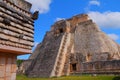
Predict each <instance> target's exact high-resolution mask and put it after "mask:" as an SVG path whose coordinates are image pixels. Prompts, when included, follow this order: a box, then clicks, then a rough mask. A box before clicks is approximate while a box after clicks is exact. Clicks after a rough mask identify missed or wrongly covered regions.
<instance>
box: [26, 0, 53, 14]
mask: <svg viewBox="0 0 120 80" xmlns="http://www.w3.org/2000/svg"><path fill="white" fill-rule="evenodd" d="M26 1H28V2H30V3H31V4H32V9H31V11H32V12H34V11H36V10H38V11H39V13H46V12H48V11H49V8H50V3H51V0H26Z"/></svg>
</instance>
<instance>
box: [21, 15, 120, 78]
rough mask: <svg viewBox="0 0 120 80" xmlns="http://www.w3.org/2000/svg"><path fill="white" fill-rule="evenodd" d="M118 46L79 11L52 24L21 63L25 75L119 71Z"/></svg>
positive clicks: (119, 48) (57, 75)
mask: <svg viewBox="0 0 120 80" xmlns="http://www.w3.org/2000/svg"><path fill="white" fill-rule="evenodd" d="M119 59H120V46H119V45H118V44H117V43H116V42H115V41H113V40H112V39H111V38H109V37H108V36H107V35H106V34H105V33H104V32H102V31H101V30H100V29H99V27H98V26H97V25H96V24H95V23H94V22H93V21H92V20H91V19H89V17H88V15H86V14H80V15H76V16H73V17H72V18H70V19H66V20H60V21H58V22H56V23H55V24H54V25H52V27H51V30H50V31H48V32H47V33H46V35H45V37H44V40H43V41H42V43H40V44H38V46H37V47H36V49H35V51H34V52H33V53H32V55H31V56H30V58H29V60H27V61H26V62H24V63H23V64H22V65H21V70H23V72H25V74H26V75H28V77H54V76H55V77H59V76H62V75H69V74H71V73H95V74H97V73H100V74H103V73H106V74H108V73H110V74H111V73H119V72H120V67H119V66H120V61H119Z"/></svg>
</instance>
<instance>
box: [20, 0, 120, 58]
mask: <svg viewBox="0 0 120 80" xmlns="http://www.w3.org/2000/svg"><path fill="white" fill-rule="evenodd" d="M26 1H28V2H30V3H31V4H32V5H33V6H32V9H31V12H34V11H36V10H39V12H40V14H39V18H38V20H36V21H35V26H34V28H35V34H34V41H35V42H34V44H35V45H34V47H33V50H34V48H35V46H36V45H37V44H38V43H40V42H41V41H42V40H43V38H44V35H45V33H46V31H49V30H50V27H51V25H52V24H54V22H56V21H57V20H61V19H66V18H70V17H72V16H74V15H77V14H81V13H86V14H88V15H89V16H90V18H91V19H92V20H93V21H94V22H96V23H97V25H98V26H99V27H100V28H101V30H102V31H103V32H105V33H106V34H107V35H108V36H110V37H111V38H112V39H114V40H115V41H116V42H117V43H119V44H120V0H26ZM28 57H29V55H23V56H18V58H19V59H27V58H28Z"/></svg>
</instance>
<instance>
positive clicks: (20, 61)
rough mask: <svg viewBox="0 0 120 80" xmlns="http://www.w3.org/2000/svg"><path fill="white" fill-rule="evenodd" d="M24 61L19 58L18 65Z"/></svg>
mask: <svg viewBox="0 0 120 80" xmlns="http://www.w3.org/2000/svg"><path fill="white" fill-rule="evenodd" d="M23 61H24V60H21V59H18V60H17V66H18V67H19V66H20V64H21V63H22V62H23Z"/></svg>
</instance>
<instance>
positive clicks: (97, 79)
mask: <svg viewBox="0 0 120 80" xmlns="http://www.w3.org/2000/svg"><path fill="white" fill-rule="evenodd" d="M114 78H115V76H107V75H103V76H102V75H101V76H90V75H86V76H67V77H65V76H64V77H59V78H27V77H26V76H24V75H18V76H17V79H16V80H114ZM118 80H120V79H118Z"/></svg>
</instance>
